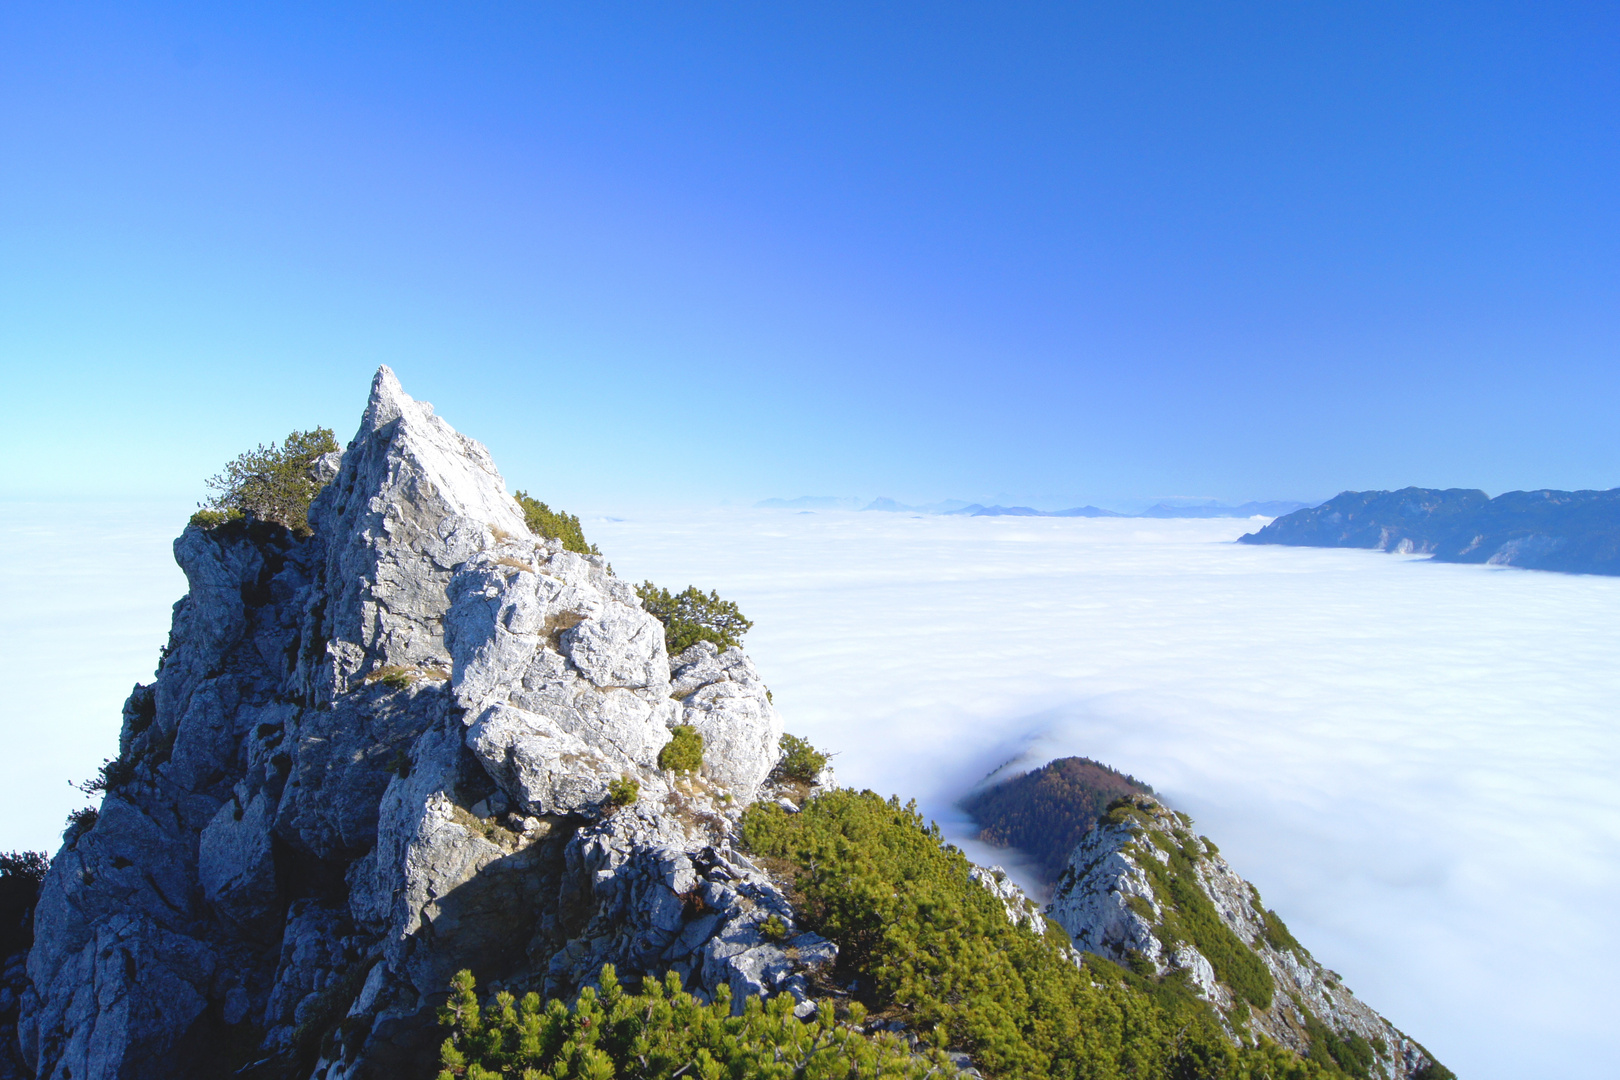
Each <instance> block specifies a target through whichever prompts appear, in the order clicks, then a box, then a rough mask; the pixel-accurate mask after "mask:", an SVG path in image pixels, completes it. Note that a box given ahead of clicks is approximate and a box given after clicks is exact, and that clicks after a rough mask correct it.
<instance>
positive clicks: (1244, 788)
mask: <svg viewBox="0 0 1620 1080" xmlns="http://www.w3.org/2000/svg"><path fill="white" fill-rule="evenodd" d="M624 516H625V517H626V518H627V520H624V521H611V520H605V519H601V518H596V519H594V520H590V519H588V520H587V534H588V535H589V536H590V537H591V539H592V540H594V541H595V542H596V543H597V544H598V545H599V546H600V547H601V548H602V550H603V551H604V552H606V553H607V554H608V555H609V557H610V559H611V560H612V562H613V564H614V567H615V569H616V570H617V571H618V572H619V573H620V575H621V576H626V577H630V578H633V579H635V580H640V579H642V578H643V577H646V578H651V579H653V580H655V581H657V582H658V583H659V584H662V585H667V586H670V587H672V588H680V587H683V586H685V585H687V584H688V583H691V584H697V585H700V586H703V587H704V588H710V587H714V588H718V589H719V590H720V592H721V594H722V595H724V596H727V597H730V598H734V599H736V600H738V601H739V602H740V603H741V606H742V609H743V611H744V613H745V614H747V615H748V616H749V617H750V618H752V619H753V620H755V627H754V630H753V631H752V633H751V634H750V635H749V637H748V649H749V652H750V653H751V654H752V655H753V657H754V659H755V661H756V662H757V663H758V665H759V668H760V671H761V673H762V674H763V675H764V676H765V679H766V681H767V682H768V683H769V684H770V686H771V689H772V691H773V693H774V696H775V699H776V704H777V706H778V708H779V709H780V710H781V711H782V712H783V714H784V715H785V717H786V718H787V723H788V729H789V730H791V731H796V732H798V733H801V734H804V735H806V736H808V737H810V738H811V739H812V740H813V741H815V742H816V743H817V744H819V745H822V746H825V747H828V748H832V749H835V750H838V751H840V752H841V753H840V756H839V757H838V758H837V759H836V761H837V766H838V771H839V778H840V780H841V781H842V782H843V783H846V784H853V785H856V786H861V787H871V788H874V789H876V790H878V791H879V792H882V793H884V794H890V793H898V794H900V795H901V796H902V797H907V796H916V797H917V798H918V800H919V801H920V802H921V804H922V806H923V809H924V810H925V811H926V812H927V813H929V814H930V815H932V816H935V817H937V818H939V819H940V822H941V824H942V825H943V826H945V827H946V829H947V832H952V831H953V830H954V831H955V834H956V835H957V836H961V835H963V832H964V831H965V829H966V825H965V823H962V822H961V821H960V820H959V819H958V818H956V816H955V815H954V814H953V812H952V809H951V803H952V802H953V800H954V799H955V798H956V797H957V796H958V795H959V794H960V793H961V792H962V791H964V790H965V789H967V788H968V787H970V786H971V785H972V784H973V783H974V782H976V781H977V780H978V779H980V778H981V777H983V776H984V775H985V774H986V773H987V772H989V771H990V770H991V769H992V768H994V767H996V766H997V765H1000V764H1001V763H1003V762H1004V761H1006V760H1007V759H1009V758H1012V757H1015V756H1023V757H1026V758H1027V759H1028V760H1029V761H1030V762H1032V763H1037V764H1038V763H1040V762H1042V761H1045V760H1047V759H1048V758H1051V757H1055V756H1060V755H1065V754H1084V755H1088V756H1091V757H1094V758H1097V759H1099V760H1101V761H1105V762H1107V763H1109V764H1111V765H1114V766H1115V767H1116V768H1120V769H1123V770H1126V771H1128V772H1131V773H1133V774H1135V775H1136V776H1137V777H1139V778H1141V779H1144V780H1146V781H1147V782H1149V783H1151V784H1152V785H1153V786H1154V787H1155V788H1156V789H1158V790H1159V791H1160V792H1161V793H1163V794H1164V795H1165V796H1166V797H1167V798H1168V799H1169V800H1170V801H1171V802H1172V803H1173V804H1174V805H1175V806H1177V807H1179V808H1181V809H1184V810H1186V811H1187V812H1189V813H1190V814H1192V815H1193V817H1194V818H1196V819H1197V821H1198V825H1199V828H1200V830H1201V831H1202V832H1205V833H1207V834H1208V835H1209V836H1211V837H1212V838H1213V839H1214V840H1215V841H1216V842H1217V843H1218V844H1219V845H1220V847H1221V851H1222V853H1223V854H1224V855H1225V856H1226V857H1227V858H1228V859H1229V860H1230V861H1231V862H1232V863H1233V865H1234V866H1235V867H1236V868H1237V869H1238V871H1239V872H1240V873H1242V874H1244V875H1245V876H1247V877H1249V878H1250V879H1251V880H1253V881H1254V882H1255V883H1256V884H1257V885H1258V886H1259V888H1260V890H1261V892H1262V894H1263V895H1264V897H1265V899H1266V902H1267V903H1268V905H1270V906H1273V907H1275V908H1276V909H1277V910H1278V912H1279V913H1280V914H1281V915H1282V916H1283V917H1284V918H1285V919H1286V920H1287V922H1288V923H1289V925H1290V927H1291V928H1292V929H1293V930H1294V932H1295V934H1296V936H1298V937H1299V938H1300V940H1301V941H1303V942H1304V943H1305V944H1306V946H1307V947H1308V948H1310V949H1311V950H1312V951H1313V952H1315V954H1316V955H1317V957H1318V958H1319V959H1321V960H1322V962H1323V963H1324V964H1326V965H1327V966H1328V967H1330V968H1332V969H1334V970H1336V971H1338V972H1339V973H1341V974H1342V975H1343V976H1344V977H1345V980H1346V982H1347V984H1348V985H1349V986H1351V987H1352V988H1353V989H1355V991H1356V992H1357V993H1358V994H1360V995H1361V996H1362V997H1363V998H1364V999H1365V1000H1367V1001H1368V1002H1369V1003H1370V1004H1372V1005H1373V1006H1374V1007H1375V1008H1377V1009H1379V1010H1381V1011H1383V1012H1384V1013H1385V1014H1386V1015H1388V1016H1389V1017H1390V1018H1391V1019H1392V1020H1393V1021H1394V1022H1395V1024H1396V1025H1397V1026H1399V1027H1401V1028H1402V1029H1404V1030H1406V1031H1408V1032H1410V1033H1411V1034H1412V1035H1413V1036H1414V1037H1416V1038H1417V1039H1418V1040H1419V1041H1421V1042H1423V1043H1425V1045H1427V1046H1428V1047H1429V1048H1430V1049H1431V1050H1433V1051H1434V1052H1435V1054H1436V1055H1437V1056H1438V1057H1439V1058H1440V1059H1441V1060H1442V1061H1444V1062H1445V1063H1446V1064H1448V1065H1449V1066H1451V1067H1452V1068H1453V1069H1454V1070H1455V1071H1456V1072H1457V1073H1458V1074H1459V1075H1460V1076H1462V1077H1463V1078H1464V1080H1490V1078H1499V1080H1509V1078H1512V1080H1522V1078H1524V1077H1530V1076H1560V1077H1569V1078H1577V1077H1581V1078H1585V1077H1590V1078H1593V1080H1596V1078H1597V1077H1607V1076H1610V1075H1612V1073H1611V1072H1610V1070H1611V1068H1612V1062H1613V1048H1614V1045H1615V1043H1616V1041H1617V1039H1620V1028H1617V1026H1616V1023H1617V1021H1616V1016H1617V1011H1616V1008H1615V995H1614V991H1613V989H1612V987H1613V982H1614V977H1615V972H1616V971H1617V970H1620V937H1617V933H1616V929H1615V927H1616V924H1617V922H1620V919H1617V913H1620V663H1617V662H1616V658H1617V657H1620V579H1611V578H1598V577H1579V576H1569V575H1560V574H1547V573H1537V572H1533V571H1520V570H1505V569H1498V568H1492V567H1479V566H1448V565H1443V564H1436V563H1430V562H1428V561H1426V560H1421V559H1414V558H1407V557H1401V556H1393V555H1385V554H1381V553H1377V552H1368V551H1335V550H1323V549H1312V548H1284V547H1249V546H1246V545H1238V544H1233V543H1230V541H1231V540H1233V539H1234V538H1235V537H1237V536H1238V535H1240V534H1242V533H1244V532H1248V531H1251V530H1252V529H1253V528H1255V527H1256V526H1257V525H1258V524H1260V522H1258V521H1255V522H1238V521H1231V520H1224V521H1223V520H1214V521H1173V520H1172V521H1141V520H1118V519H1113V520H1109V519H1101V520H1098V519H1052V518H1035V519H1030V518H1023V519H1018V518H966V519H964V518H942V517H910V516H905V515H893V514H880V513H816V514H796V513H793V512H792V511H780V510H778V511H760V510H749V511H742V510H739V511H729V512H718V511H717V512H712V513H686V514H681V515H679V516H671V515H666V516H645V517H642V516H632V515H628V514H627V515H624ZM974 854H975V855H977V854H978V852H974Z"/></svg>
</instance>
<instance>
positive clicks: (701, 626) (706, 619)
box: [636, 581, 754, 656]
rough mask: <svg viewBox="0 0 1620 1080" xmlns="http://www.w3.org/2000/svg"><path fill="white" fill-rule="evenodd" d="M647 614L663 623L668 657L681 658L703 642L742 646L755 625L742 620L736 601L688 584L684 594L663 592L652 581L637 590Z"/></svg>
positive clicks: (664, 590) (645, 582)
mask: <svg viewBox="0 0 1620 1080" xmlns="http://www.w3.org/2000/svg"><path fill="white" fill-rule="evenodd" d="M636 595H637V596H639V597H641V606H642V607H643V608H645V609H646V610H647V614H649V615H651V616H652V617H653V618H655V619H657V620H658V621H659V622H661V623H663V624H664V644H665V646H666V647H667V648H668V650H669V655H671V656H679V655H680V654H681V653H683V652H685V651H686V650H687V649H690V648H691V647H692V646H693V645H696V644H697V643H698V642H700V641H712V642H714V644H715V646H716V647H717V648H719V649H721V650H725V649H729V648H731V647H732V646H733V645H739V646H740V645H741V644H742V639H743V635H744V634H746V633H748V631H749V630H750V629H752V628H753V625H754V624H753V623H752V622H750V621H749V620H748V619H745V618H744V617H743V613H742V612H741V611H739V610H738V608H737V605H736V603H735V602H733V601H731V600H722V599H720V594H719V593H717V592H715V591H714V590H713V589H710V590H709V592H708V594H707V595H704V594H703V593H701V592H699V591H698V588H697V586H695V585H688V586H687V587H686V591H685V592H682V593H678V594H676V593H671V592H670V591H669V590H668V589H660V588H659V587H658V586H656V585H654V584H653V583H652V582H650V581H644V582H642V583H641V584H640V585H638V586H637V587H636Z"/></svg>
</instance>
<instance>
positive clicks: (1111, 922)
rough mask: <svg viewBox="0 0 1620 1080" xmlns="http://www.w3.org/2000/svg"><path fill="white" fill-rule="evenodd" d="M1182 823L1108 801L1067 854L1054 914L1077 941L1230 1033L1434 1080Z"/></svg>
mask: <svg viewBox="0 0 1620 1080" xmlns="http://www.w3.org/2000/svg"><path fill="white" fill-rule="evenodd" d="M1191 829H1192V821H1191V819H1189V818H1188V817H1187V816H1186V815H1184V814H1178V813H1176V812H1174V811H1171V810H1169V809H1168V808H1166V807H1165V806H1163V805H1162V804H1160V803H1159V802H1158V801H1157V800H1155V799H1153V798H1152V797H1150V796H1146V795H1133V796H1129V797H1126V798H1122V799H1120V800H1117V801H1116V802H1115V803H1114V804H1113V806H1112V807H1111V808H1110V810H1109V812H1108V814H1107V816H1106V817H1105V818H1104V819H1103V820H1102V821H1101V822H1099V823H1098V827H1097V828H1096V829H1094V830H1093V831H1091V832H1090V833H1088V834H1087V835H1086V837H1085V838H1084V839H1083V840H1082V841H1081V842H1080V845H1079V846H1078V847H1077V848H1075V850H1074V854H1073V856H1072V857H1071V858H1070V860H1069V867H1068V869H1067V870H1066V871H1065V872H1064V874H1063V877H1062V878H1061V879H1060V880H1059V882H1058V888H1057V892H1056V895H1055V896H1054V898H1053V901H1052V906H1051V914H1052V917H1053V918H1054V919H1055V920H1057V922H1058V923H1059V924H1060V925H1061V926H1062V927H1063V928H1064V929H1065V930H1067V931H1068V932H1069V933H1070V935H1071V936H1072V937H1073V939H1074V943H1075V946H1076V947H1077V948H1079V949H1082V950H1084V951H1086V952H1091V953H1096V954H1097V955H1099V956H1102V957H1106V958H1107V959H1110V960H1113V961H1114V962H1116V963H1118V964H1120V965H1122V966H1125V967H1127V968H1129V969H1131V970H1133V971H1135V972H1137V973H1138V974H1141V975H1146V976H1150V977H1154V978H1159V979H1169V980H1174V981H1178V982H1181V983H1182V984H1183V985H1185V986H1186V987H1187V988H1188V989H1190V990H1192V991H1193V992H1194V993H1196V994H1197V995H1199V996H1200V997H1202V998H1203V999H1205V1000H1207V1001H1208V1002H1210V1003H1211V1004H1212V1005H1213V1006H1215V1008H1216V1009H1217V1010H1218V1011H1219V1014H1220V1016H1221V1018H1222V1021H1223V1023H1224V1024H1225V1025H1226V1026H1227V1027H1228V1030H1230V1031H1231V1032H1232V1033H1233V1034H1234V1035H1236V1036H1238V1037H1240V1038H1252V1037H1253V1036H1256V1035H1260V1036H1264V1037H1266V1038H1268V1039H1271V1040H1272V1041H1274V1042H1277V1043H1279V1044H1281V1045H1283V1046H1287V1047H1289V1048H1291V1049H1293V1050H1294V1051H1295V1052H1297V1053H1299V1054H1300V1055H1302V1056H1307V1057H1310V1058H1313V1059H1315V1060H1319V1061H1322V1062H1323V1063H1324V1064H1326V1063H1327V1062H1329V1061H1331V1062H1332V1063H1334V1064H1336V1065H1337V1066H1338V1067H1339V1068H1340V1069H1342V1070H1344V1071H1345V1072H1347V1073H1349V1074H1350V1075H1351V1076H1355V1077H1362V1078H1367V1080H1371V1078H1373V1077H1380V1076H1382V1077H1391V1078H1394V1080H1407V1078H1412V1080H1439V1078H1441V1077H1447V1076H1450V1075H1451V1073H1450V1072H1449V1070H1446V1069H1444V1068H1442V1067H1441V1066H1439V1065H1438V1064H1437V1063H1436V1062H1435V1061H1434V1059H1433V1058H1432V1057H1431V1056H1430V1055H1429V1053H1428V1052H1427V1051H1426V1050H1424V1049H1423V1047H1421V1046H1419V1045H1418V1044H1417V1043H1416V1042H1414V1041H1413V1040H1412V1039H1410V1038H1408V1037H1407V1036H1406V1035H1404V1034H1403V1033H1402V1032H1400V1031H1399V1030H1397V1029H1396V1028H1395V1027H1394V1026H1393V1025H1392V1024H1390V1023H1389V1022H1388V1021H1387V1020H1385V1019H1384V1018H1383V1017H1381V1016H1379V1015H1378V1014H1377V1013H1376V1012H1374V1011H1373V1010H1372V1009H1371V1008H1370V1007H1369V1006H1367V1005H1366V1004H1365V1003H1363V1002H1362V1001H1360V1000H1358V999H1357V998H1356V997H1355V996H1354V995H1353V994H1352V993H1351V992H1350V990H1349V989H1348V988H1347V987H1345V986H1344V984H1343V983H1342V982H1341V981H1340V980H1339V978H1338V976H1337V975H1335V974H1334V973H1333V972H1331V971H1328V970H1326V969H1325V968H1323V967H1322V965H1321V964H1319V963H1317V962H1316V960H1315V959H1313V958H1312V957H1311V955H1310V953H1309V952H1307V951H1306V950H1305V948H1304V947H1303V946H1301V945H1300V944H1299V942H1297V941H1295V940H1294V938H1293V936H1292V935H1291V934H1289V932H1288V929H1287V927H1285V926H1284V925H1283V923H1282V920H1281V919H1279V918H1277V916H1276V914H1275V913H1274V912H1271V911H1267V910H1266V909H1265V908H1264V907H1262V906H1261V902H1260V893H1259V891H1258V890H1257V889H1255V888H1254V886H1252V885H1250V884H1249V883H1248V882H1246V881H1244V880H1243V879H1242V878H1241V877H1239V876H1238V875H1237V873H1236V872H1235V871H1233V870H1232V868H1231V867H1230V866H1228V865H1227V863H1226V860H1225V859H1223V858H1221V856H1220V854H1219V852H1218V851H1217V850H1216V849H1215V845H1214V844H1213V843H1211V842H1210V841H1209V840H1208V839H1207V838H1204V837H1196V836H1194V835H1193V833H1192V831H1191Z"/></svg>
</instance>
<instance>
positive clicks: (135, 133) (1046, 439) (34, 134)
mask: <svg viewBox="0 0 1620 1080" xmlns="http://www.w3.org/2000/svg"><path fill="white" fill-rule="evenodd" d="M1617 56H1620V14H1617V9H1616V8H1615V7H1614V6H1613V5H1600V4H1578V3H1575V4H1560V5H1542V4H1528V3H1526V4H1516V5H1503V4H1484V3H1469V4H1460V3H1459V4H1404V3H1402V4H1396V3H1386V4H1356V5H1322V4H1315V5H1300V4H1261V5H1254V4H1198V5H1181V4H1152V5H1147V4H1137V5H1118V4H1095V5H1083V4H1061V5H1033V4H998V5H992V4H979V5H963V4H937V3H929V4H884V5H870V4H861V5H831V4H817V5H802V6H799V7H797V8H788V7H784V6H781V5H730V6H723V5H715V4H703V5H691V4H682V5H674V4H668V5H659V6H650V5H613V4H597V5H562V4H550V3H531V2H525V3H478V4H472V3H463V4H434V5H423V4H393V3H390V4H375V5H353V4H347V5H332V4H304V5H298V4H275V5H218V4H209V5H204V4H195V5H183V4H141V5H128V4H116V5H115V4H105V5H97V4H74V5H57V4H45V3H18V4H9V5H6V6H5V7H4V8H3V9H0V365H3V367H4V372H5V376H6V385H7V389H8V391H9V393H8V400H9V402H10V404H11V409H10V410H9V412H10V415H9V416H8V420H7V423H6V424H5V425H4V427H3V429H0V455H3V459H4V461H5V464H6V468H5V469H4V473H3V478H0V496H6V497H11V498H40V497H47V498H67V497H79V498H83V497H89V498H105V497H111V496H114V495H116V496H120V497H151V498H174V497H179V498H193V497H196V496H200V495H201V494H203V491H202V488H201V484H200V481H201V479H202V478H203V477H205V476H207V475H208V474H210V473H212V472H214V471H216V470H217V468H218V467H219V465H220V464H221V463H222V462H223V461H224V460H225V459H227V458H229V457H230V456H232V455H234V454H235V453H237V452H239V451H240V450H242V449H244V448H246V447H248V446H251V445H252V444H254V443H257V442H259V441H261V440H269V439H272V438H278V437H280V436H282V435H284V434H285V433H286V432H287V431H288V430H289V429H291V428H294V427H307V426H312V425H315V424H326V425H330V426H333V427H335V428H336V429H337V430H338V433H339V435H340V437H342V438H347V437H348V436H349V435H350V434H352V429H353V423H354V420H353V418H354V416H355V415H356V414H357V412H358V409H359V405H360V403H361V401H362V400H363V394H364V392H365V387H366V382H367V380H368V378H369V376H370V373H371V371H372V370H373V369H374V368H375V366H376V365H377V364H378V363H383V362H386V363H388V364H391V365H392V366H394V367H395V368H396V370H397V371H398V372H399V374H400V376H401V378H402V379H403V381H404V383H405V385H406V388H407V390H408V391H409V392H411V393H412V394H413V395H415V396H418V397H421V398H425V399H428V400H431V401H433V402H434V403H435V404H436V406H437V407H438V408H439V410H440V411H441V412H442V413H443V414H445V415H446V416H447V417H448V418H449V419H450V420H451V421H452V422H453V423H454V424H455V425H456V426H457V427H459V428H460V429H461V430H464V431H468V432H472V433H474V434H476V435H478V436H479V437H480V438H482V439H484V440H485V441H486V442H488V443H489V444H490V446H491V449H492V450H493V451H494V452H495V456H496V459H497V460H498V461H500V462H501V464H502V467H503V469H504V470H505V472H506V474H507V476H508V478H509V479H510V480H511V481H512V482H513V483H514V484H515V485H518V486H523V487H526V488H528V489H530V490H532V491H536V492H539V493H542V494H544V495H545V496H546V497H550V498H553V499H554V500H556V501H558V502H562V503H565V504H570V505H582V506H583V505H587V504H595V505H601V504H603V503H606V502H611V501H613V500H617V499H636V500H647V499H655V498H664V499H681V500H708V501H713V500H719V499H736V500H750V499H754V498H760V497H764V496H770V495H783V496H792V495H798V494H805V493H817V494H820V493H826V494H841V495H842V494H852V495H866V496H872V495H879V494H886V495H892V496H895V497H898V498H901V499H909V500H925V499H937V498H945V497H965V498H979V497H984V496H1002V495H1005V496H1008V497H1012V498H1018V499H1023V500H1028V501H1031V502H1034V503H1036V504H1037V505H1049V506H1059V505H1072V504H1075V503H1079V502H1088V501H1089V502H1099V503H1102V504H1104V505H1107V504H1109V503H1110V502H1112V503H1116V504H1117V503H1120V502H1122V501H1126V500H1131V499H1148V498H1156V497H1161V496H1170V495H1200V496H1212V497H1217V498H1225V499H1234V500H1241V499H1248V498H1302V499H1312V498H1321V497H1326V496H1328V495H1331V494H1333V493H1335V492H1337V491H1339V490H1341V489H1345V488H1367V487H1393V486H1401V485H1405V484H1424V485H1446V486H1450V485H1461V486H1470V487H1473V486H1478V487H1484V488H1485V489H1487V490H1488V491H1491V492H1492V493H1493V494H1494V493H1496V492H1499V491H1502V490H1507V489H1510V488H1519V487H1570V488H1574V487H1611V486H1614V485H1616V484H1620V445H1617V437H1616V425H1615V422H1614V415H1615V405H1616V400H1617V393H1616V392H1617V390H1620V363H1617V359H1620V356H1617V352H1620V349H1617V346H1620V303H1617V301H1620V295H1617V293H1620V288H1617V285H1620V275H1617V270H1620V242H1617V241H1620V235H1617V234H1620V216H1617V209H1620V182H1617V181H1620V170H1617V165H1620V153H1617V150H1620V133H1617V120H1620V109H1617V105H1620V63H1616V58H1617Z"/></svg>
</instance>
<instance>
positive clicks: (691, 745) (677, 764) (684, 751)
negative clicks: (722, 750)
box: [658, 724, 703, 773]
mask: <svg viewBox="0 0 1620 1080" xmlns="http://www.w3.org/2000/svg"><path fill="white" fill-rule="evenodd" d="M658 767H659V768H660V769H669V770H670V771H671V772H679V773H695V772H697V771H698V770H699V769H700V768H702V767H703V736H702V734H700V733H699V732H698V729H697V728H695V727H693V726H692V725H691V724H682V725H680V726H679V727H677V728H676V729H675V730H674V731H673V732H671V733H670V740H669V742H667V743H665V744H664V748H663V749H662V750H660V751H658Z"/></svg>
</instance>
